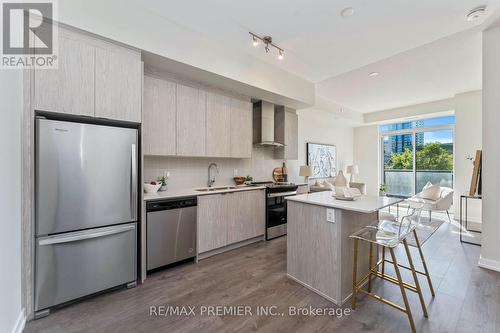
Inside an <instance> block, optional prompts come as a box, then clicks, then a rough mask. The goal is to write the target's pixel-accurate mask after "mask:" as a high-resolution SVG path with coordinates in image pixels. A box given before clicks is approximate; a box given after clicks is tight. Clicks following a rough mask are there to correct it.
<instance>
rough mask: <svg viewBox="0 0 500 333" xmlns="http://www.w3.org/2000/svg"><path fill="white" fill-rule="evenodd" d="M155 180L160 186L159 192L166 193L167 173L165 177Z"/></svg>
mask: <svg viewBox="0 0 500 333" xmlns="http://www.w3.org/2000/svg"><path fill="white" fill-rule="evenodd" d="M156 180H157V182H158V183H159V184H161V187H160V189H159V191H166V190H167V182H168V172H167V173H166V174H165V175H163V176H161V177H158V178H157V179H156Z"/></svg>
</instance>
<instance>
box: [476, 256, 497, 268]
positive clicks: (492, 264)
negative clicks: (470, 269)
mask: <svg viewBox="0 0 500 333" xmlns="http://www.w3.org/2000/svg"><path fill="white" fill-rule="evenodd" d="M478 266H479V267H482V268H486V269H491V270H493V271H497V272H500V261H497V260H491V259H486V258H483V257H481V256H479V262H478Z"/></svg>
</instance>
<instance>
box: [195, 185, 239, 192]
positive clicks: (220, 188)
mask: <svg viewBox="0 0 500 333" xmlns="http://www.w3.org/2000/svg"><path fill="white" fill-rule="evenodd" d="M234 189H237V187H236V186H219V187H203V188H197V189H196V191H198V192H213V191H224V190H234Z"/></svg>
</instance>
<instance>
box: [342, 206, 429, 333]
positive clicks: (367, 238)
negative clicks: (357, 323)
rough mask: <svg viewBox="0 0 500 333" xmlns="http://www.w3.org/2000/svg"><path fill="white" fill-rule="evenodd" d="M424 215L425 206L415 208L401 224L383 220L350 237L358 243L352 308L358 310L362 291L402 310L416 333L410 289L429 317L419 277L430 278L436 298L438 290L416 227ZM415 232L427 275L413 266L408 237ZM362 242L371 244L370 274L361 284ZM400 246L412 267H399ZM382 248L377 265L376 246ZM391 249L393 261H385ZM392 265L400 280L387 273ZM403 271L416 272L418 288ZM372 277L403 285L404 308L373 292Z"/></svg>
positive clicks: (354, 265)
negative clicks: (398, 251) (435, 290)
mask: <svg viewBox="0 0 500 333" xmlns="http://www.w3.org/2000/svg"><path fill="white" fill-rule="evenodd" d="M421 213H422V207H419V208H414V209H413V212H412V213H411V214H410V215H408V216H404V217H403V218H402V220H401V222H397V221H381V222H380V223H379V225H378V226H377V227H375V226H367V227H364V228H363V229H361V230H359V231H358V232H356V233H354V234H352V235H351V236H349V237H350V238H352V239H353V241H354V261H353V273H352V309H353V310H355V309H356V295H357V293H358V292H361V293H363V294H366V295H368V296H371V297H373V298H375V299H377V300H379V301H381V302H382V303H384V304H387V305H390V306H392V307H393V308H395V309H398V310H400V311H402V312H404V313H406V314H407V315H408V321H409V322H410V327H411V330H412V332H416V329H415V323H414V321H413V316H412V314H411V309H410V304H409V302H408V298H407V296H406V290H410V291H413V292H416V293H417V294H418V297H419V299H420V305H421V306H422V311H423V313H424V316H425V317H426V318H427V317H428V314H427V308H426V306H425V302H424V297H423V296H422V290H421V288H420V283H419V281H418V277H417V274H421V275H424V276H425V277H426V278H427V282H428V284H429V288H430V290H431V294H432V297H434V296H435V294H434V288H433V286H432V282H431V278H430V275H429V271H428V269H427V265H426V263H425V259H424V255H423V253H422V249H421V247H420V242H419V241H418V237H417V232H416V230H415V228H416V227H417V225H418V224H419V222H420V215H421ZM411 233H413V236H414V237H415V242H416V245H417V248H418V252H419V254H420V259H421V261H422V266H423V268H424V272H421V271H418V270H416V269H415V266H414V264H413V260H412V257H411V253H410V249H409V247H408V242H407V241H406V238H407V237H408V235H410V234H411ZM359 241H364V242H368V243H369V258H368V262H369V269H368V273H367V274H366V275H365V276H364V277H363V278H361V280H359V281H357V268H358V245H359ZM400 243H403V246H404V248H405V253H406V256H407V258H408V264H409V266H405V265H402V264H399V263H398V261H397V259H396V255H395V253H394V248H396V247H397V246H398V245H399V244H400ZM374 244H375V245H376V247H377V249H378V247H379V246H380V247H382V259H381V260H379V261H377V262H376V263H375V264H373V258H372V256H373V245H374ZM386 249H388V250H389V253H390V257H391V260H389V259H385V251H386ZM386 262H387V263H390V264H392V265H393V266H394V271H395V272H396V277H393V276H390V275H388V274H385V267H384V266H385V263H386ZM380 265H382V272H379V271H378V268H379V266H380ZM400 268H405V269H408V270H410V271H411V272H412V276H413V280H414V283H415V285H412V284H409V283H406V282H404V281H403V279H402V278H401V271H400ZM372 277H378V278H381V279H384V280H386V281H389V282H391V283H394V284H396V285H398V286H399V288H400V290H401V295H402V297H403V302H404V307H402V306H400V305H398V304H396V303H394V302H392V301H390V300H387V299H385V298H383V297H381V296H379V295H377V294H375V293H372V291H371V289H372V288H371V287H372V285H371V280H372ZM365 283H368V286H367V290H364V289H363V285H364V284H365Z"/></svg>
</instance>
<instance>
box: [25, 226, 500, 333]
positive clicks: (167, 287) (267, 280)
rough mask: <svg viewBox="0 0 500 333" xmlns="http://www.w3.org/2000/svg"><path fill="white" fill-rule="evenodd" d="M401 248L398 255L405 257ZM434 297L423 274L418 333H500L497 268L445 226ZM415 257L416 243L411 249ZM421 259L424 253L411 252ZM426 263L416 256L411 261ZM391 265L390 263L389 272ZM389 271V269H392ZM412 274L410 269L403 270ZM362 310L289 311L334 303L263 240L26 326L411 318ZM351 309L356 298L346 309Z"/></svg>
mask: <svg viewBox="0 0 500 333" xmlns="http://www.w3.org/2000/svg"><path fill="white" fill-rule="evenodd" d="M402 250H403V249H402V248H400V249H399V251H398V256H400V257H402V256H401V255H402V254H403V251H402ZM423 250H424V253H425V255H426V258H427V262H428V266H429V269H430V271H431V275H432V279H433V280H432V282H433V284H434V288H435V290H436V297H435V298H434V299H432V298H431V296H430V293H429V289H428V286H427V284H426V281H425V280H424V279H419V281H420V282H421V285H422V288H423V290H424V297H425V300H426V303H427V307H428V311H429V318H428V319H425V318H424V317H423V315H422V310H421V308H420V305H419V301H418V297H417V295H416V294H414V293H412V292H408V295H409V297H410V300H411V305H412V308H411V309H412V312H413V316H414V319H415V324H416V326H417V330H418V331H419V332H499V331H500V273H496V272H492V271H488V270H485V269H482V268H479V267H477V262H478V259H479V251H480V248H479V247H478V246H474V245H467V244H461V243H460V242H459V241H458V229H457V227H456V226H455V225H450V224H449V223H444V224H443V225H442V226H441V227H440V228H439V229H438V230H437V231H436V233H435V234H434V235H433V236H431V238H430V239H429V240H428V241H427V242H426V243H425V244H424V246H423ZM411 251H412V253H415V254H416V252H415V251H416V249H415V248H413V247H411ZM414 258H417V256H414ZM414 261H416V262H419V261H418V260H416V259H415V260H414ZM387 267H388V265H387V266H386V268H387ZM387 270H388V271H390V269H388V268H387ZM404 277H405V279H407V280H408V279H410V280H409V281H411V275H410V274H408V272H404ZM375 281H376V282H375V283H374V285H375V291H377V292H379V293H380V294H382V295H383V296H384V297H388V298H391V299H393V300H397V302H398V303H399V304H401V305H402V299H401V295H400V292H399V289H398V288H397V287H396V286H394V285H392V284H390V283H388V282H381V281H378V280H375ZM358 300H359V302H358V307H357V309H356V311H352V312H351V313H350V314H348V315H346V316H343V317H341V318H337V317H335V316H332V317H329V316H289V315H288V307H289V306H296V307H307V306H312V307H313V308H318V307H319V308H327V307H333V305H332V303H330V302H328V301H327V300H325V299H323V298H322V297H320V296H318V295H316V294H314V293H313V292H311V291H309V290H308V289H306V288H304V287H302V286H300V285H299V284H297V283H295V282H293V281H291V280H290V279H288V278H287V277H286V239H285V238H284V237H282V238H279V239H275V240H272V241H270V242H267V243H266V242H260V243H256V244H253V245H250V246H247V247H244V248H240V249H237V250H234V251H231V252H228V253H224V254H221V255H218V256H215V257H211V258H209V259H206V260H203V261H201V262H200V263H199V264H196V265H195V264H186V265H183V266H179V267H176V268H173V269H170V270H165V271H162V272H158V273H155V274H153V275H151V276H149V278H148V280H147V281H146V282H145V283H144V284H143V285H139V286H138V287H136V288H133V289H129V290H125V289H122V290H118V291H114V292H111V293H109V294H105V295H102V296H98V297H95V298H91V299H88V300H85V301H83V302H80V303H76V304H74V305H71V306H68V307H65V308H62V309H60V310H58V311H54V312H53V313H52V314H51V315H50V316H49V317H46V318H42V319H40V320H37V321H32V322H29V323H27V325H26V329H25V332H26V333H29V332H118V331H119V332H235V331H242V332H248V331H259V332H332V331H336V332H359V331H369V332H408V331H409V325H408V321H407V317H406V315H405V314H403V313H401V312H399V311H397V310H394V309H392V308H390V307H388V306H386V305H384V304H382V303H380V302H377V301H375V300H372V299H371V298H367V297H362V296H360V297H358ZM158 305H167V306H168V305H174V306H176V305H178V306H182V305H185V306H195V307H196V310H195V311H196V316H194V317H191V316H186V315H181V316H176V315H172V316H150V315H149V312H150V306H158ZM210 305H232V306H236V305H249V306H251V307H252V312H253V315H252V316H234V315H221V316H207V315H200V310H201V308H200V307H201V306H210ZM260 305H262V306H266V305H268V306H277V311H280V312H283V313H284V315H283V316H281V315H279V316H257V315H256V314H255V307H256V306H260ZM349 307H350V302H348V303H347V304H345V308H346V309H347V308H349Z"/></svg>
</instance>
